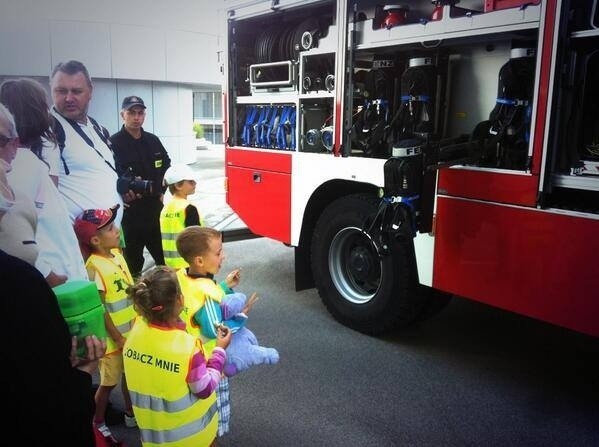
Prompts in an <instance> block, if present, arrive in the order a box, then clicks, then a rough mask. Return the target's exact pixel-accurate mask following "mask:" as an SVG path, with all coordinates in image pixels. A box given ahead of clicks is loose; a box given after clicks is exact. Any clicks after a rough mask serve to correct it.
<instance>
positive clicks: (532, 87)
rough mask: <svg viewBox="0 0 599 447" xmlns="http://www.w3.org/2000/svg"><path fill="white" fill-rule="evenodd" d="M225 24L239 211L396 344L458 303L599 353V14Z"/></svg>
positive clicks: (327, 1)
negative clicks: (393, 333)
mask: <svg viewBox="0 0 599 447" xmlns="http://www.w3.org/2000/svg"><path fill="white" fill-rule="evenodd" d="M237 3H238V4H237V6H232V7H231V8H230V9H229V10H228V11H227V24H228V31H227V39H226V48H227V51H226V54H227V57H226V61H225V78H226V85H225V90H224V95H225V101H224V104H225V143H226V148H225V162H226V176H227V188H228V191H227V202H228V204H229V205H230V206H231V207H232V209H233V210H234V211H235V212H236V213H237V214H238V216H239V217H240V218H241V219H242V220H243V221H244V222H245V223H246V224H247V225H248V227H249V229H250V230H251V231H252V232H253V233H255V234H257V235H261V236H265V237H269V238H272V239H275V240H278V241H281V242H283V243H285V244H287V245H289V246H291V247H293V248H294V250H295V282H296V289H297V290H302V289H305V288H310V287H316V288H317V290H318V292H319V295H320V297H321V298H322V301H323V303H324V305H325V306H326V308H327V309H328V310H329V311H330V313H331V314H332V315H333V317H334V318H335V319H337V320H338V321H340V322H341V323H343V324H345V325H347V326H349V327H351V328H354V329H356V330H358V331H361V332H364V333H370V334H380V333H382V332H384V331H387V330H390V329H392V328H398V327H402V326H406V325H409V324H412V323H414V322H417V321H421V320H423V319H426V318H429V317H430V316H431V315H433V314H435V313H436V312H438V311H439V310H440V309H441V308H443V306H444V305H446V304H447V303H448V301H449V299H450V297H452V296H454V295H456V296H460V297H465V298H469V299H472V300H476V301H479V302H482V303H486V304H489V305H492V306H496V307H498V308H502V309H505V310H508V311H512V312H515V313H518V314H522V315H526V316H529V317H532V318H536V319H539V320H542V321H545V322H549V323H552V324H555V325H559V326H563V327H566V328H569V329H572V330H574V331H577V332H581V333H584V334H588V335H591V336H594V337H597V336H599V112H598V110H599V5H598V4H597V0H563V1H558V0H540V1H539V0H537V1H518V0H484V1H483V0H478V1H475V0H473V1H466V0H462V1H458V0H445V1H442V0H440V1H432V2H431V1H430V0H416V1H410V2H405V4H383V3H381V2H380V1H371V0H363V1H346V0H338V1H333V0H321V1H308V0H302V1H295V0H287V1H286V0H279V1H246V2H242V3H240V2H237Z"/></svg>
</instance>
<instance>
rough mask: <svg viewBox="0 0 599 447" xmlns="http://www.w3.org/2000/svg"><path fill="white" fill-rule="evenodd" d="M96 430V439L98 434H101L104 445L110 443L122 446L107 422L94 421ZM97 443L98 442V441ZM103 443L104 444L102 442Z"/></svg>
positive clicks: (109, 444) (110, 444)
mask: <svg viewBox="0 0 599 447" xmlns="http://www.w3.org/2000/svg"><path fill="white" fill-rule="evenodd" d="M94 431H95V432H96V440H97V435H100V438H101V439H102V441H104V442H103V444H104V445H108V446H120V445H122V444H121V443H120V442H119V441H118V439H116V438H115V437H114V435H113V434H112V432H111V431H110V429H109V428H108V426H107V425H106V423H105V422H102V423H100V424H98V423H96V422H94ZM96 444H98V443H97V442H96ZM100 445H102V444H100Z"/></svg>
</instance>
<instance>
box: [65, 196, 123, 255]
mask: <svg viewBox="0 0 599 447" xmlns="http://www.w3.org/2000/svg"><path fill="white" fill-rule="evenodd" d="M119 207H120V205H119V204H118V203H117V204H116V205H115V206H113V207H112V208H109V209H107V210H100V209H95V210H94V209H90V210H85V211H83V212H82V213H81V214H79V216H77V218H76V219H75V223H74V224H73V227H74V228H75V234H76V235H77V239H78V240H79V243H80V244H84V245H88V244H89V241H90V239H91V238H92V237H93V236H95V234H96V231H98V230H101V229H102V228H104V227H105V226H107V225H108V224H110V223H111V222H112V221H114V219H116V212H117V210H118V209H119Z"/></svg>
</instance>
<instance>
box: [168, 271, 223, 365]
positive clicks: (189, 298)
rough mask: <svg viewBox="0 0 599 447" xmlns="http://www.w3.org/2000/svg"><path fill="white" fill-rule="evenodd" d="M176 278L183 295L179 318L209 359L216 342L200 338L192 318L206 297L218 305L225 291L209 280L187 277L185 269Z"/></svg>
mask: <svg viewBox="0 0 599 447" xmlns="http://www.w3.org/2000/svg"><path fill="white" fill-rule="evenodd" d="M177 278H178V279H179V287H180V288H181V294H182V295H183V310H182V311H181V314H180V315H179V317H180V318H181V319H182V320H183V321H184V322H185V328H186V330H187V332H188V333H190V334H192V335H194V336H195V337H200V339H201V340H202V342H203V344H204V351H206V355H207V356H208V357H209V356H210V354H212V350H213V349H214V348H215V346H216V340H215V339H213V338H206V337H204V336H202V335H201V333H200V327H199V326H198V324H197V323H196V322H195V320H194V319H193V317H194V315H195V314H196V312H197V311H198V310H200V308H201V307H202V306H203V305H204V302H205V301H206V297H207V296H208V297H210V298H212V299H213V300H215V301H216V302H218V303H220V302H221V300H222V299H223V297H224V296H225V291H224V290H223V289H222V288H221V287H220V286H219V285H218V284H215V283H214V281H212V280H211V279H210V278H191V277H189V276H188V275H187V271H186V270H185V269H180V270H178V271H177Z"/></svg>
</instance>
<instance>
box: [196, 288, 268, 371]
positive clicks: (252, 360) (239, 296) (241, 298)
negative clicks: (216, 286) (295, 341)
mask: <svg viewBox="0 0 599 447" xmlns="http://www.w3.org/2000/svg"><path fill="white" fill-rule="evenodd" d="M246 301H247V298H246V296H245V295H244V294H243V293H230V294H228V295H225V296H224V297H223V299H222V300H221V302H220V306H219V304H218V303H217V302H215V301H214V300H212V299H210V298H206V302H205V304H204V306H202V308H201V309H200V310H199V311H198V312H197V313H196V315H195V317H194V319H195V320H196V322H197V323H198V324H199V325H200V328H201V331H202V334H203V335H204V336H206V337H208V338H216V327H215V326H214V324H215V323H221V322H222V323H223V324H225V325H226V326H227V327H229V329H231V331H232V332H233V336H232V337H231V343H230V344H229V346H228V347H227V350H226V351H227V361H226V363H225V369H224V373H225V375H226V376H227V377H231V376H234V375H235V374H237V373H240V372H242V371H245V370H246V369H248V368H249V367H250V366H253V365H274V364H275V363H277V362H278V361H279V353H278V352H277V350H276V349H274V348H265V347H264V346H260V345H259V344H258V339H257V338H256V336H255V335H254V333H253V332H252V331H250V330H249V329H248V328H246V327H245V322H246V320H247V315H245V314H244V313H243V312H242V311H243V308H244V307H245V303H246Z"/></svg>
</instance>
